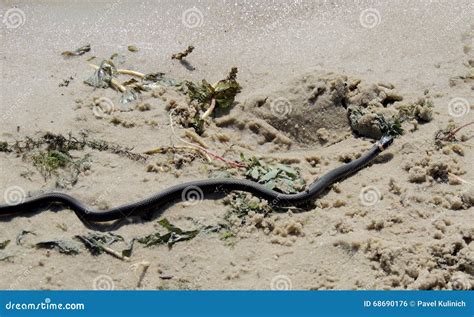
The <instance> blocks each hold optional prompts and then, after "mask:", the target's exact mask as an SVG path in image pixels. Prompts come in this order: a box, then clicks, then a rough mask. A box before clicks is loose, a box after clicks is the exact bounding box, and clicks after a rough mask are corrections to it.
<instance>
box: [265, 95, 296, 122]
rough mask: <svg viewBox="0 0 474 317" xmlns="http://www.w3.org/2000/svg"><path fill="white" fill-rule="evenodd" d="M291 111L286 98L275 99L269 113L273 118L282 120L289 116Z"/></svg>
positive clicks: (291, 108)
mask: <svg viewBox="0 0 474 317" xmlns="http://www.w3.org/2000/svg"><path fill="white" fill-rule="evenodd" d="M292 110H293V107H292V106H291V103H290V101H289V100H288V99H286V98H282V97H280V98H277V99H275V100H273V101H272V102H271V104H270V111H271V112H272V114H273V115H274V116H277V117H279V118H284V117H285V116H287V115H289V114H290V113H291V111H292Z"/></svg>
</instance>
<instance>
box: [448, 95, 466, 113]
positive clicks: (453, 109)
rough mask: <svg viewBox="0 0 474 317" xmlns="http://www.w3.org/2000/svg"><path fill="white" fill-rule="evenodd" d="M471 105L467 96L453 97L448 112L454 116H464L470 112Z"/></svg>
mask: <svg viewBox="0 0 474 317" xmlns="http://www.w3.org/2000/svg"><path fill="white" fill-rule="evenodd" d="M469 110H470V106H469V101H467V99H465V98H461V97H456V98H453V99H451V101H450V102H449V104H448V112H449V115H450V116H452V117H456V118H459V117H462V116H465V115H466V114H468V113H469Z"/></svg>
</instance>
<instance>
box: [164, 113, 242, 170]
mask: <svg viewBox="0 0 474 317" xmlns="http://www.w3.org/2000/svg"><path fill="white" fill-rule="evenodd" d="M174 110H175V109H173V110H171V111H170V115H169V116H170V127H171V132H172V133H173V135H174V136H175V137H176V138H177V139H178V140H180V141H181V142H183V143H186V144H187V145H189V146H191V147H194V148H197V149H199V150H201V151H203V152H205V153H206V154H208V155H210V156H212V157H214V158H215V159H218V160H220V161H223V162H225V163H227V164H228V165H230V166H232V167H239V168H243V167H246V166H245V164H242V163H238V162H234V161H231V160H228V159H225V158H223V157H222V156H220V155H217V154H215V153H213V152H211V151H209V150H207V149H205V148H203V147H202V146H200V145H197V144H194V143H191V142H188V141H186V140H184V139H183V138H181V137H179V136H178V135H177V134H176V132H175V131H174V123H173V113H174Z"/></svg>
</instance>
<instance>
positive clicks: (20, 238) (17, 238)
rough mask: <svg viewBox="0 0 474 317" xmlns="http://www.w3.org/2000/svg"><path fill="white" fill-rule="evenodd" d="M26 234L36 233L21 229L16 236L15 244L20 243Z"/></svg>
mask: <svg viewBox="0 0 474 317" xmlns="http://www.w3.org/2000/svg"><path fill="white" fill-rule="evenodd" d="M27 234H32V235H36V233H34V232H33V231H28V230H22V231H21V232H20V233H19V234H18V235H17V236H16V244H17V245H21V244H22V240H23V238H24V237H25V236H26V235H27Z"/></svg>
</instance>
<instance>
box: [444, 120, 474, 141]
mask: <svg viewBox="0 0 474 317" xmlns="http://www.w3.org/2000/svg"><path fill="white" fill-rule="evenodd" d="M471 124H474V121H472V122H469V123H466V124H463V125H462V126H460V127H458V128H456V129H453V130H451V131H450V132H449V133H448V134H447V135H446V136H445V137H444V138H443V139H444V140H450V139H451V138H453V137H454V135H455V134H456V133H458V132H459V130H461V129H462V128H465V127H467V126H469V125H471Z"/></svg>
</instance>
